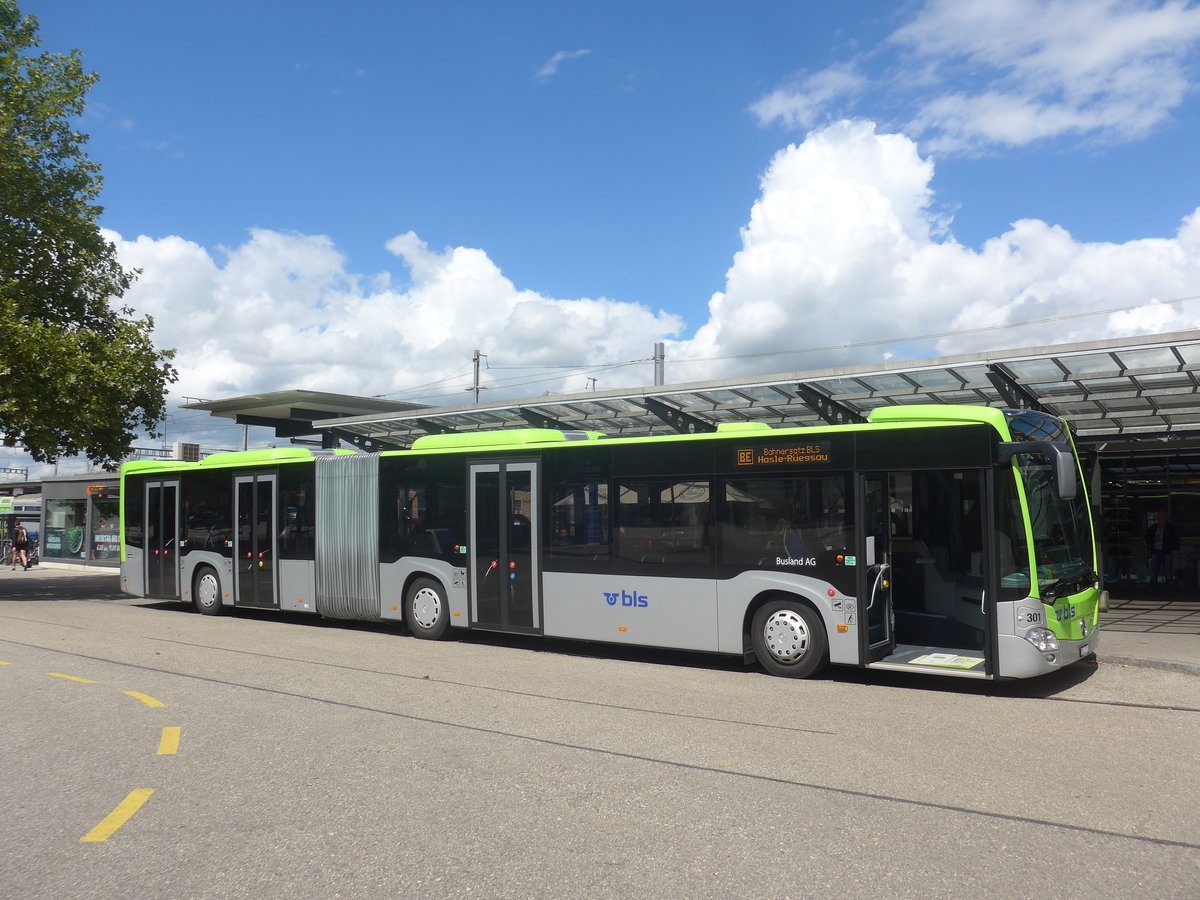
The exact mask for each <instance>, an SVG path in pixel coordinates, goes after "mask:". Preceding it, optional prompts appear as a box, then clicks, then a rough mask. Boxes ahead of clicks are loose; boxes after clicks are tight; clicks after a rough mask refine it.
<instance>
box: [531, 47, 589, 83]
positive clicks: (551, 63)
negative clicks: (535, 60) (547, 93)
mask: <svg viewBox="0 0 1200 900" xmlns="http://www.w3.org/2000/svg"><path fill="white" fill-rule="evenodd" d="M591 52H592V51H591V50H559V51H558V52H557V53H555V54H554V55H553V56H552V57H550V58H549V59H548V60H546V62H544V63H543V64H542V67H541V68H540V69H538V70H537V72H535V73H534V78H550V77H551V76H553V75H556V74H558V67H559V66H560V65H561V64H562V63H564V62H566V61H567V60H568V59H579V58H580V57H581V56H587V55H588V54H589V53H591Z"/></svg>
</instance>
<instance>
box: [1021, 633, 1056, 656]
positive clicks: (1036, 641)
mask: <svg viewBox="0 0 1200 900" xmlns="http://www.w3.org/2000/svg"><path fill="white" fill-rule="evenodd" d="M1025 640H1027V641H1029V643H1031V644H1033V646H1035V647H1037V648H1038V649H1039V650H1041V651H1042V652H1043V653H1045V652H1046V651H1047V650H1057V649H1058V639H1057V638H1055V637H1054V632H1053V631H1051V630H1050V629H1049V628H1030V629H1029V630H1028V631H1027V632H1025Z"/></svg>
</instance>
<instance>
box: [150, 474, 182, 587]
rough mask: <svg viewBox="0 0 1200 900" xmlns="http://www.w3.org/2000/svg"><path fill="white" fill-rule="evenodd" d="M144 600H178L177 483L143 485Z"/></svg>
mask: <svg viewBox="0 0 1200 900" xmlns="http://www.w3.org/2000/svg"><path fill="white" fill-rule="evenodd" d="M145 504H146V505H145V510H146V581H145V584H146V596H147V597H159V598H164V599H169V600H175V599H178V597H179V482H178V481H151V482H149V483H147V484H146V496H145Z"/></svg>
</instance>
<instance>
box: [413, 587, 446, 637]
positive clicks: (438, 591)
mask: <svg viewBox="0 0 1200 900" xmlns="http://www.w3.org/2000/svg"><path fill="white" fill-rule="evenodd" d="M404 619H405V621H406V622H408V629H409V631H411V632H412V633H413V636H414V637H419V638H423V639H425V640H427V641H436V640H440V639H441V638H443V637H445V635H446V631H447V629H449V627H450V604H449V603H447V602H446V592H445V590H443V588H442V586H441V585H440V584H439V583H438V582H436V581H434V580H433V579H432V578H418V579H417V580H416V581H414V582H413V583H412V584H411V585H410V586H409V588H408V594H407V595H406V596H405V598H404Z"/></svg>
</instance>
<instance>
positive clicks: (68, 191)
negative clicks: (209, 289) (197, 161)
mask: <svg viewBox="0 0 1200 900" xmlns="http://www.w3.org/2000/svg"><path fill="white" fill-rule="evenodd" d="M38 44H39V41H38V24H37V19H36V18H35V17H34V16H29V15H22V14H21V11H20V10H19V9H18V7H17V4H16V0H0V434H2V435H3V438H2V440H3V443H4V445H5V446H9V447H12V446H16V445H23V446H24V447H25V449H26V451H28V452H29V453H30V454H31V455H32V456H33V457H34V459H36V460H38V461H40V462H54V461H55V460H56V459H57V458H58V457H59V456H63V455H74V454H83V455H86V456H87V457H88V458H89V459H90V460H91V461H92V462H94V463H97V464H99V465H105V466H111V465H113V464H115V463H116V462H117V461H118V460H120V459H121V458H122V457H123V456H125V455H127V454H128V452H129V448H130V446H131V445H132V443H133V441H134V439H135V437H136V435H137V433H138V432H140V431H146V432H149V433H150V434H155V429H156V428H157V427H158V425H159V424H160V423H161V422H162V420H163V418H164V416H165V414H166V392H167V386H168V385H169V384H170V383H172V382H174V381H175V379H176V378H177V377H178V376H177V372H176V371H175V368H174V367H173V366H172V365H171V362H170V361H171V359H173V358H174V355H175V353H174V351H173V350H165V351H164V350H158V349H156V348H155V346H154V344H153V341H152V340H151V333H152V331H153V328H154V321H153V319H152V318H150V317H149V316H146V317H144V318H135V317H134V315H133V313H134V311H133V310H132V309H131V308H129V307H128V306H119V305H117V301H118V300H119V299H120V297H122V296H123V295H124V293H125V291H126V290H128V288H129V286H130V285H131V284H132V283H133V279H134V277H135V275H136V272H131V271H126V270H125V269H123V268H122V267H121V264H120V261H119V260H118V259H117V251H116V247H114V246H113V245H112V244H111V243H110V242H109V241H107V240H105V239H104V236H103V234H101V232H100V228H99V224H98V221H99V218H100V215H101V213H102V212H103V208H102V207H101V206H99V205H97V202H96V201H97V199H98V198H99V195H100V188H101V184H102V179H101V176H100V165H99V164H98V163H96V162H95V161H93V160H91V159H89V158H88V156H87V154H86V153H85V151H84V145H85V144H86V142H87V139H88V136H87V135H86V134H83V133H82V132H80V131H78V130H76V128H75V123H77V121H78V119H79V117H80V116H81V115H82V114H83V110H84V99H85V97H86V95H87V92H88V91H89V90H90V89H91V87H92V85H93V84H95V82H96V79H97V76H96V75H95V74H94V73H91V72H86V71H85V70H84V67H83V59H82V55H81V54H80V52H79V51H78V50H73V51H71V52H70V53H68V54H65V55H64V54H61V53H48V52H44V53H40V54H34V53H32V52H30V51H31V50H33V49H34V48H36V47H37V46H38Z"/></svg>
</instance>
